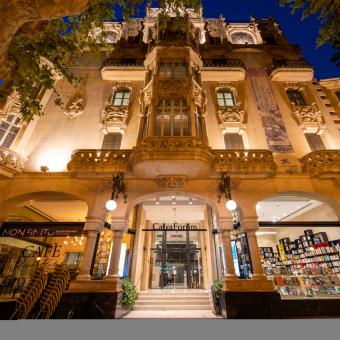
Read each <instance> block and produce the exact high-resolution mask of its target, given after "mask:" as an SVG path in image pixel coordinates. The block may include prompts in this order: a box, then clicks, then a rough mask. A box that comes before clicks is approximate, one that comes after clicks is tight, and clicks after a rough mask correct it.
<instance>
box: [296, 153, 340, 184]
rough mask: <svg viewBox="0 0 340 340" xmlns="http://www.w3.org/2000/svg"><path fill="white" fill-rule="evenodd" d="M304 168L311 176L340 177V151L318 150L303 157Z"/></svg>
mask: <svg viewBox="0 0 340 340" xmlns="http://www.w3.org/2000/svg"><path fill="white" fill-rule="evenodd" d="M301 162H302V165H303V166H302V170H303V171H304V172H307V173H309V175H310V176H311V177H318V178H334V177H340V151H339V150H318V151H313V152H311V153H309V154H307V155H306V156H304V157H302V158H301Z"/></svg>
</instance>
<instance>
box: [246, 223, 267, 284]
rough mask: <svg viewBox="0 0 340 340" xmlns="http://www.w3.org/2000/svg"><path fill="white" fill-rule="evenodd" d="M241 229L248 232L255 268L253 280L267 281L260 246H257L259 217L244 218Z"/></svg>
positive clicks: (252, 261)
mask: <svg viewBox="0 0 340 340" xmlns="http://www.w3.org/2000/svg"><path fill="white" fill-rule="evenodd" d="M241 228H242V230H243V231H245V232H246V234H247V238H248V246H249V252H250V257H251V263H252V267H253V276H252V279H254V280H256V279H261V280H262V279H267V277H266V275H264V273H263V267H262V263H261V257H260V252H259V246H258V244H257V237H256V234H255V232H256V230H257V229H258V221H257V217H253V218H244V219H242V220H241Z"/></svg>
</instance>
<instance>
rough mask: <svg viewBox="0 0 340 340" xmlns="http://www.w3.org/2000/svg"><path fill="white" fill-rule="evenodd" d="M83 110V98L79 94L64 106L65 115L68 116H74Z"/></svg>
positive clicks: (80, 113)
mask: <svg viewBox="0 0 340 340" xmlns="http://www.w3.org/2000/svg"><path fill="white" fill-rule="evenodd" d="M83 112H84V100H83V98H82V97H80V96H76V97H75V98H74V99H73V100H72V101H71V102H70V104H69V105H68V106H67V107H66V108H65V111H64V113H65V115H66V116H67V117H69V118H76V117H79V116H80V115H82V114H83Z"/></svg>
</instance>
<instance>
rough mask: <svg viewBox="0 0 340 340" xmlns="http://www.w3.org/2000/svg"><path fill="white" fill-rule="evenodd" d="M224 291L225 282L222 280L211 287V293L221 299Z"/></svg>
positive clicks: (216, 281) (218, 280)
mask: <svg viewBox="0 0 340 340" xmlns="http://www.w3.org/2000/svg"><path fill="white" fill-rule="evenodd" d="M222 289H223V281H222V280H221V279H217V280H215V281H214V283H213V284H212V286H211V292H212V294H213V295H214V296H215V297H216V298H219V296H220V294H221V293H222Z"/></svg>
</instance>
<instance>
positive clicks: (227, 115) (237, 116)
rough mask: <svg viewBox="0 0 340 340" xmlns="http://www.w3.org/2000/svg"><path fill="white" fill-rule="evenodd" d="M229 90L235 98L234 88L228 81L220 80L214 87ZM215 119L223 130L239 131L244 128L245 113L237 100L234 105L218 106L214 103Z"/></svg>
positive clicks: (217, 90)
mask: <svg viewBox="0 0 340 340" xmlns="http://www.w3.org/2000/svg"><path fill="white" fill-rule="evenodd" d="M222 90H225V91H229V92H231V93H232V94H233V97H234V100H236V98H237V92H236V88H235V87H233V86H232V85H231V83H229V82H221V83H219V85H218V86H217V87H216V88H215V91H216V93H217V92H219V91H222ZM216 112H217V119H218V121H219V125H220V128H221V129H222V130H223V132H228V133H240V132H242V131H243V130H245V128H246V115H245V112H244V110H243V109H242V103H241V102H238V103H236V105H234V106H219V105H218V103H217V104H216Z"/></svg>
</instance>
